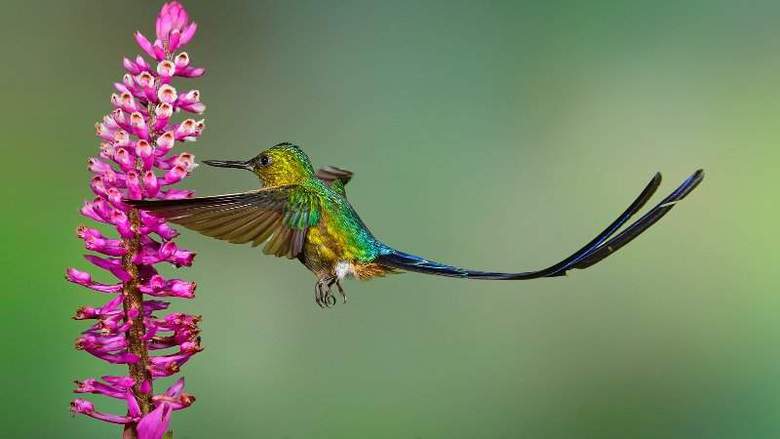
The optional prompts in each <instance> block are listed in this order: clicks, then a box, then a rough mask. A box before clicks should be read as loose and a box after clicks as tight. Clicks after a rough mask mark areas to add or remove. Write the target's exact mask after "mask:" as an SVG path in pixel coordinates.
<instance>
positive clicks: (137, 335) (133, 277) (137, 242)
mask: <svg viewBox="0 0 780 439" xmlns="http://www.w3.org/2000/svg"><path fill="white" fill-rule="evenodd" d="M129 218H130V224H131V227H132V230H136V232H135V234H134V236H133V237H132V238H129V239H125V245H126V246H127V249H128V252H127V253H126V254H125V255H124V256H122V267H123V268H124V269H125V271H127V272H128V273H129V274H130V280H128V281H127V282H125V283H124V286H123V300H122V306H123V308H124V313H125V321H126V322H130V328H129V329H128V330H127V341H128V352H130V353H132V354H135V355H136V356H137V357H138V358H139V360H138V362H137V363H130V364H129V365H128V366H129V369H130V377H131V378H133V380H135V384H134V385H133V393H134V394H135V397H136V399H137V401H138V405H139V406H140V408H141V413H143V414H144V415H145V414H147V413H149V412H150V411H151V409H152V389H151V383H152V376H151V373H150V372H149V368H148V366H149V351H148V350H147V349H146V343H145V342H144V339H143V337H144V334H145V333H146V328H145V326H144V313H143V309H144V302H143V293H141V290H139V288H138V275H139V267H138V265H137V264H135V263H134V262H133V257H134V256H135V255H136V254H137V253H138V251H139V250H140V248H141V237H140V234H139V232H137V230H140V228H141V224H140V219H139V217H138V211H137V210H136V209H132V210H131V211H130V212H129ZM131 310H136V311H134V312H133V313H132V314H131V313H130V311H131ZM144 383H147V384H146V385H144ZM128 427H131V428H132V430H133V435H132V436H131V437H135V434H134V433H135V426H129V425H128Z"/></svg>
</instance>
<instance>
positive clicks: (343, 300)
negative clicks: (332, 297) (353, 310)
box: [336, 278, 347, 304]
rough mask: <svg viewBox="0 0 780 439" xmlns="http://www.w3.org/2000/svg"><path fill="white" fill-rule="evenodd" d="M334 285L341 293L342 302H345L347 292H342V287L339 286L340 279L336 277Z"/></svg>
mask: <svg viewBox="0 0 780 439" xmlns="http://www.w3.org/2000/svg"><path fill="white" fill-rule="evenodd" d="M336 287H338V289H339V294H341V300H342V302H343V303H344V304H346V303H347V293H345V292H344V288H341V279H339V278H336Z"/></svg>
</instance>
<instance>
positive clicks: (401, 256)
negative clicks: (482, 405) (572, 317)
mask: <svg viewBox="0 0 780 439" xmlns="http://www.w3.org/2000/svg"><path fill="white" fill-rule="evenodd" d="M703 179H704V171H702V170H701V169H699V170H697V171H696V172H694V173H693V174H692V175H691V176H690V177H688V178H687V179H686V180H685V181H684V182H683V183H682V184H680V186H678V187H677V189H675V190H674V192H672V193H671V194H669V196H667V197H666V198H664V199H663V200H661V202H660V203H658V204H657V205H656V206H655V207H653V208H652V209H650V211H649V212H647V213H646V214H644V215H643V216H642V217H641V218H639V219H638V220H636V221H635V222H634V223H632V224H631V225H629V226H627V227H626V228H625V229H623V230H622V231H621V232H620V233H617V234H616V232H617V231H618V230H619V229H620V228H621V227H623V225H624V224H625V223H627V222H628V220H629V219H631V217H632V216H633V215H634V214H636V213H637V212H638V211H639V210H640V209H641V208H642V207H643V206H644V205H645V203H647V201H648V200H649V199H650V197H652V196H653V194H654V193H655V191H656V189H658V186H659V185H660V184H661V174H660V173H657V174H655V176H654V177H653V178H652V180H650V183H648V185H647V186H646V187H645V189H644V190H643V191H642V193H641V194H639V196H638V197H637V198H636V199H635V200H634V202H633V203H631V205H630V206H628V208H627V209H626V210H625V211H624V212H623V213H622V214H621V215H620V216H619V217H618V218H617V219H616V220H615V221H613V222H612V224H610V225H609V226H608V227H607V228H606V229H604V231H602V232H601V233H599V234H598V235H597V236H596V237H595V238H594V239H593V240H591V241H590V242H589V243H587V244H586V245H585V246H584V247H582V248H581V249H579V250H577V251H576V252H575V253H574V254H572V255H571V256H569V257H568V258H566V259H564V260H562V261H561V262H558V263H557V264H555V265H551V266H549V267H547V268H543V269H541V270H536V271H525V272H519V273H501V272H493V271H479V270H469V269H465V268H460V267H456V266H453V265H448V264H443V263H441V262H436V261H431V260H429V259H425V258H422V257H420V256H415V255H412V254H409V253H404V252H402V251H399V250H395V249H392V248H389V247H387V248H386V249H385V251H384V252H382V254H381V255H380V256H378V257H377V259H376V261H375V262H377V263H379V264H380V265H383V266H385V267H389V268H395V269H399V270H405V271H413V272H417V273H425V274H434V275H437V276H448V277H458V278H464V279H481V280H525V279H536V278H541V277H556V276H563V275H565V274H566V272H567V271H568V270H571V269H574V268H579V269H584V268H588V267H590V266H591V265H594V264H596V263H598V262H600V261H602V260H603V259H605V258H607V257H608V256H610V255H612V254H613V253H615V252H616V251H618V250H619V249H620V248H622V247H623V246H624V245H626V244H628V243H629V242H631V241H632V240H633V239H634V238H636V237H637V236H639V235H640V234H642V232H644V231H645V230H647V229H648V228H650V226H652V225H653V224H655V223H656V222H657V221H658V220H660V219H661V218H662V217H663V216H664V215H666V214H667V213H668V212H669V211H670V210H672V208H673V207H674V206H675V204H676V203H677V202H678V201H680V200H682V199H683V198H685V197H686V196H687V195H688V194H689V193H691V191H693V190H694V189H695V188H696V186H698V185H699V183H701V181H702V180H703Z"/></svg>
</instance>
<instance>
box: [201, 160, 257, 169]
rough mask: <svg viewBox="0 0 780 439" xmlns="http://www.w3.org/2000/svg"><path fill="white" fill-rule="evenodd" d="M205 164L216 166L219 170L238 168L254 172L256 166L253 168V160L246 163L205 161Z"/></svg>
mask: <svg viewBox="0 0 780 439" xmlns="http://www.w3.org/2000/svg"><path fill="white" fill-rule="evenodd" d="M203 163H205V164H207V165H209V166H216V167H217V168H237V169H246V170H247V171H254V166H252V161H251V160H247V161H245V162H240V161H233V160H203Z"/></svg>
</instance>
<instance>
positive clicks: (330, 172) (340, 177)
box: [316, 166, 353, 197]
mask: <svg viewBox="0 0 780 439" xmlns="http://www.w3.org/2000/svg"><path fill="white" fill-rule="evenodd" d="M316 175H317V178H319V179H320V180H322V181H324V182H325V184H327V185H328V186H330V188H331V189H333V190H334V191H336V192H338V193H340V194H341V195H343V196H345V197H346V196H347V192H346V190H344V186H345V185H346V184H347V183H349V180H351V179H352V175H353V173H352V172H351V171H347V170H346V169H341V168H337V167H335V166H326V167H324V168H320V169H317V172H316Z"/></svg>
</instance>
